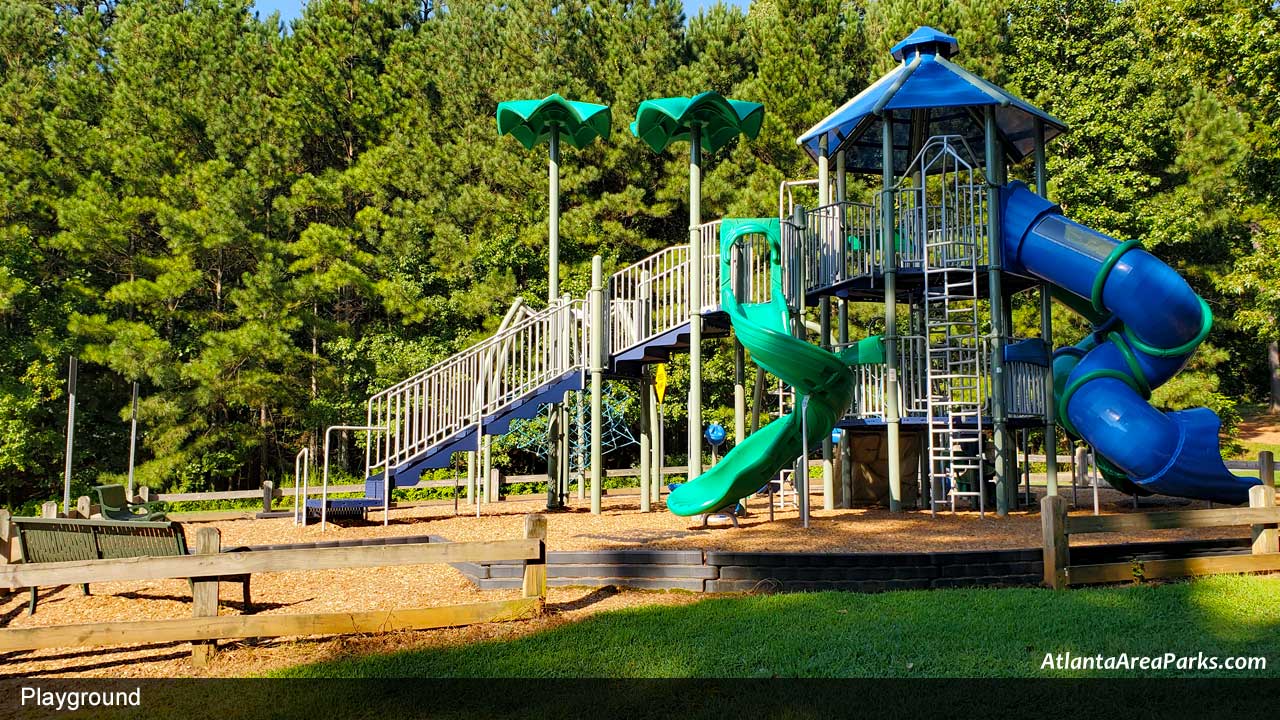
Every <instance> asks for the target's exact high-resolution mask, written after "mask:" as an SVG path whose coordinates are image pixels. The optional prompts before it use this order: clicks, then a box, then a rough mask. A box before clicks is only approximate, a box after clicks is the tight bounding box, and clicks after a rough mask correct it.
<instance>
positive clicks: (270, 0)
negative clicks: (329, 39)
mask: <svg viewBox="0 0 1280 720" xmlns="http://www.w3.org/2000/svg"><path fill="white" fill-rule="evenodd" d="M303 1H304V0H255V3H254V4H255V5H257V7H258V9H259V10H260V11H262V16H263V17H266V16H267V15H270V14H271V13H273V12H275V11H276V10H279V11H280V17H281V18H282V19H283V20H284V21H285V22H288V21H290V20H292V19H294V18H296V17H298V14H299V13H301V12H302V3H303ZM725 1H726V2H728V3H730V4H732V5H738V6H742V7H745V6H746V5H747V3H748V2H749V0H725ZM714 3H715V0H684V12H685V14H686V15H696V14H697V12H698V10H699V9H700V8H703V7H706V6H708V5H712V4H714Z"/></svg>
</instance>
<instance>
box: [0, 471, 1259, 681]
mask: <svg viewBox="0 0 1280 720" xmlns="http://www.w3.org/2000/svg"><path fill="white" fill-rule="evenodd" d="M1100 499H1101V505H1102V507H1101V509H1102V512H1104V513H1106V512H1129V511H1131V510H1130V509H1129V504H1128V503H1129V500H1128V499H1127V498H1125V497H1124V496H1121V495H1119V494H1118V493H1114V492H1111V491H1109V490H1107V491H1102V494H1101V498H1100ZM813 500H814V504H815V505H816V507H817V508H818V509H815V510H813V511H812V522H811V525H812V527H811V528H810V529H807V530H806V529H805V528H803V527H802V526H801V522H800V519H799V516H798V513H797V512H796V510H795V509H793V508H788V509H785V510H784V509H778V510H775V519H774V521H773V522H770V521H769V510H768V505H767V501H766V500H765V499H763V498H753V499H751V500H750V501H749V502H748V503H747V506H748V510H749V513H750V514H749V516H748V517H745V518H742V519H741V520H740V522H741V525H742V527H741V528H739V529H733V528H731V527H728V525H727V523H726V522H723V521H721V522H713V525H712V527H710V528H701V527H700V521H699V520H698V519H697V518H682V517H676V516H674V515H671V514H670V513H667V512H665V511H664V510H661V509H658V510H656V511H654V512H650V513H640V512H639V511H638V510H639V499H638V497H636V496H635V495H634V494H630V493H625V494H624V493H619V492H617V491H615V493H614V494H613V495H611V496H609V497H606V498H605V502H604V512H603V514H602V515H599V516H594V515H591V514H590V512H589V511H588V510H587V507H588V506H587V505H586V504H585V503H583V502H581V501H578V500H576V499H575V500H574V501H573V502H572V503H571V507H570V508H569V509H568V510H564V511H559V512H549V513H547V517H548V540H547V544H548V547H549V549H551V550H588V549H602V548H648V549H703V550H740V551H763V552H790V551H819V552H821V551H830V552H840V551H843V552H904V551H943V550H982V549H999V548H1027V547H1038V546H1039V544H1040V533H1041V530H1040V518H1039V516H1038V515H1037V514H1035V513H1032V512H1025V511H1020V512H1015V513H1011V514H1010V515H1009V517H1006V518H996V517H995V516H994V515H993V514H991V513H988V515H987V517H986V518H979V517H978V514H977V513H976V512H968V511H965V512H959V513H956V514H954V515H952V514H951V513H943V512H939V513H938V515H937V517H936V518H931V517H930V515H929V513H928V512H927V511H912V512H909V513H906V514H905V515H890V514H889V513H888V512H886V511H883V510H880V509H856V510H836V511H823V510H821V498H820V497H819V496H817V495H815V496H814V498H813ZM1079 500H1080V507H1079V508H1077V509H1076V510H1073V513H1081V514H1086V513H1089V512H1091V511H1092V496H1091V494H1090V493H1089V492H1087V491H1081V492H1080V495H1079ZM1143 504H1144V508H1157V509H1187V508H1191V507H1202V505H1200V504H1194V503H1188V502H1186V501H1176V500H1156V499H1145V500H1144V501H1143ZM542 506H543V503H542V502H541V500H540V499H539V498H522V499H516V498H513V499H510V500H507V501H504V502H501V503H495V504H492V505H483V506H482V507H481V517H479V518H477V517H475V516H474V513H475V509H474V506H470V507H468V506H466V505H465V504H464V505H462V506H461V507H460V514H459V515H457V516H455V515H454V509H453V505H452V503H448V504H432V505H425V506H417V507H412V508H406V509H401V510H394V511H392V513H391V517H390V523H389V524H388V525H387V526H385V527H384V526H383V525H382V522H381V520H382V518H381V514H380V513H371V514H370V520H369V521H368V522H343V523H341V524H339V523H330V525H329V527H328V529H327V530H323V531H322V530H321V528H320V527H319V526H318V525H314V524H312V525H308V526H307V527H299V526H296V525H294V524H293V522H292V520H290V519H272V520H231V521H222V522H215V523H202V524H201V526H206V527H207V526H213V527H217V528H218V529H219V530H220V531H221V533H222V546H223V547H224V548H228V547H236V546H240V545H272V544H284V543H306V542H318V541H328V540H348V539H356V538H369V537H390V536H405V535H426V534H431V535H441V536H444V537H446V538H448V539H450V540H452V541H455V542H470V541H484V540H499V539H513V538H518V537H520V536H521V534H522V531H523V524H524V516H525V514H527V513H530V512H538V511H540V510H542ZM1247 535H1248V530H1247V529H1241V528H1213V529H1201V530H1174V531H1160V532H1147V533H1134V534H1110V533H1109V534H1097V535H1088V536H1083V537H1081V538H1079V539H1077V540H1073V543H1078V544H1089V543H1116V542H1132V541H1139V540H1159V539H1165V540H1174V539H1189V538H1228V537H1246V536H1247ZM252 587H253V603H254V606H255V612H257V613H262V614H276V613H279V614H297V613H315V612H338V611H358V610H379V609H394V608H407V607H421V606H436V605H449V604H457V603H467V602H479V601H485V600H499V599H503V598H507V597H515V595H516V594H517V592H518V591H515V590H505V591H485V592H481V591H479V590H477V589H476V588H475V587H474V586H473V585H472V584H471V583H470V582H469V581H467V580H466V579H465V578H464V577H463V576H462V575H461V574H460V573H459V572H457V571H456V570H454V569H453V568H451V567H449V566H446V565H423V566H409V567H397V568H388V569H387V570H386V571H383V570H368V569H354V570H316V571H304V572H287V573H264V574H261V575H255V576H254V577H253V585H252ZM91 590H92V593H93V594H92V595H90V596H87V597H86V596H82V595H81V592H80V589H79V588H78V587H77V588H42V589H41V590H40V605H39V608H38V610H37V612H36V614H35V615H33V616H28V615H27V613H26V605H27V599H28V594H27V592H25V591H24V592H21V593H16V594H11V595H9V596H8V597H7V598H4V599H3V600H0V626H4V627H14V628H17V627H32V626H39V625H65V624H78V623H91V622H105V621H130V620H153V619H161V618H180V617H189V616H190V613H191V605H190V601H191V593H190V590H189V588H188V585H187V582H186V581H185V580H155V581H146V582H110V583H98V584H95V585H93V586H91ZM700 597H701V596H700V595H697V594H692V593H682V592H644V591H636V590H617V589H611V588H607V589H593V588H552V589H551V590H550V593H549V595H548V599H547V602H548V609H549V610H550V612H549V613H548V614H547V616H546V617H543V618H539V619H536V620H529V621H519V622H511V623H497V624H488V625H475V626H470V627H465V628H449V629H442V630H430V631H421V632H398V633H387V634H378V635H367V636H347V637H336V638H335V637H330V638H280V639H274V640H261V641H244V642H231V643H223V644H221V646H220V650H219V652H218V655H217V657H216V660H215V661H214V662H213V663H212V665H211V666H210V667H209V668H207V669H206V670H203V671H197V670H195V669H193V668H192V667H191V664H190V662H189V657H190V645H188V644H186V643H171V644H165V645H151V646H134V647H128V648H106V649H88V650H73V649H55V650H42V651H32V652H22V653H9V654H8V655H7V656H2V657H0V660H2V663H0V667H2V669H0V677H9V678H13V677H49V676H60V675H68V676H78V677H91V676H112V677H186V676H193V675H220V676H221V675H227V676H243V675H253V674H258V673H263V672H267V671H269V670H271V669H274V668H281V667H288V666H292V665H298V664H303V663H311V662H318V661H323V660H331V659H335V658H339V657H342V656H345V655H350V654H369V653H380V652H394V651H397V650H405V649H412V648H422V647H432V646H444V645H450V644H456V643H472V642H478V641H483V640H489V639H505V638H512V637H517V636H520V635H524V634H527V633H532V632H537V631H540V630H543V629H546V628H550V627H554V626H555V625H557V624H561V623H564V622H572V621H574V620H576V619H578V618H581V617H583V616H586V615H590V614H592V613H596V612H600V611H604V610H613V609H617V608H625V607H633V606H639V605H652V604H683V603H689V602H696V601H697V600H698V599H699V598H700ZM221 599H222V613H224V614H232V613H239V612H240V611H241V597H240V586H239V585H237V584H232V583H224V584H223V585H222V588H221Z"/></svg>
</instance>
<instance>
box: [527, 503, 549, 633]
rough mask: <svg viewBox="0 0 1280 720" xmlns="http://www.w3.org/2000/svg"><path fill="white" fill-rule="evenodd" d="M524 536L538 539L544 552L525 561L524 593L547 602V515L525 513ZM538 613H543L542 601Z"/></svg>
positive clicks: (528, 538)
mask: <svg viewBox="0 0 1280 720" xmlns="http://www.w3.org/2000/svg"><path fill="white" fill-rule="evenodd" d="M524 537H525V539H526V540H538V541H539V542H540V544H541V546H542V552H541V553H540V554H539V555H540V556H539V557H538V559H537V560H526V561H525V565H524V585H523V590H524V593H523V594H524V596H525V597H527V598H529V597H536V598H542V600H543V602H545V601H546V597H547V516H546V515H542V514H540V513H534V514H531V515H525V516H524ZM538 614H542V605H541V603H540V604H539V606H538Z"/></svg>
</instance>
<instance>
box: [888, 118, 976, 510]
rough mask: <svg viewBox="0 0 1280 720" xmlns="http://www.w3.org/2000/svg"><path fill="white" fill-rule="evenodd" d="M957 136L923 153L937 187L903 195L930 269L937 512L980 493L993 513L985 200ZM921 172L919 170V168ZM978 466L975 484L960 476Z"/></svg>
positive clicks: (932, 475)
mask: <svg viewBox="0 0 1280 720" xmlns="http://www.w3.org/2000/svg"><path fill="white" fill-rule="evenodd" d="M960 149H961V148H959V147H956V145H955V144H953V141H952V138H934V139H931V140H930V141H929V142H928V143H927V144H926V146H925V148H924V149H923V150H922V151H921V153H920V156H919V158H918V163H919V164H920V165H919V166H920V167H921V168H922V171H921V175H920V176H922V177H925V178H927V177H928V175H929V171H930V170H933V171H934V172H938V171H941V172H940V176H939V177H938V178H937V179H936V180H935V181H934V182H935V185H934V190H935V192H930V191H929V188H928V187H927V183H926V186H925V187H918V188H911V190H910V191H908V193H907V194H906V197H903V196H900V197H903V199H904V200H907V199H909V202H911V203H912V204H913V205H914V207H913V208H912V211H913V217H912V218H911V221H912V223H911V224H913V225H914V228H912V229H913V230H914V231H915V232H916V233H918V235H919V237H918V241H919V246H918V247H920V248H921V254H922V258H921V259H922V269H923V274H924V297H923V305H924V313H923V316H924V317H923V320H924V328H923V332H924V336H925V353H926V360H927V362H926V381H927V386H928V392H927V413H928V415H927V418H928V421H929V489H930V492H929V498H930V503H929V512H930V514H933V515H936V514H937V510H938V507H939V506H943V507H949V508H950V509H951V511H952V512H955V510H956V500H957V498H960V497H977V498H978V511H979V513H980V514H981V515H983V516H985V515H986V495H985V493H984V492H983V489H984V482H985V480H984V478H983V467H982V466H983V457H984V455H983V441H982V411H983V405H984V400H985V392H984V388H983V382H984V373H983V366H984V358H983V356H982V347H983V343H982V337H981V333H980V326H979V314H978V265H979V264H980V262H981V261H982V245H983V241H984V232H983V227H984V222H983V218H982V215H983V212H982V207H981V205H980V204H979V203H976V202H975V201H974V198H975V197H976V193H977V192H978V191H980V188H979V186H978V185H976V184H975V183H976V177H975V176H974V169H973V167H972V166H971V165H969V164H968V163H965V162H964V161H963V159H962V158H961V155H960V152H959V151H960ZM918 177H919V176H918ZM965 474H970V475H971V477H972V478H973V481H972V483H971V484H970V487H971V489H969V490H963V491H962V490H961V489H960V487H959V480H960V478H961V477H962V476H963V475H965Z"/></svg>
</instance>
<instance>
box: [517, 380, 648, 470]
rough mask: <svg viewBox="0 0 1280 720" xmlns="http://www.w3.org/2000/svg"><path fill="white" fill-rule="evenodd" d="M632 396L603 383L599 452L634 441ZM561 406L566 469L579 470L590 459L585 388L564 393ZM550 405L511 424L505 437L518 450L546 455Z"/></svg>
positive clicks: (587, 403)
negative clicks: (565, 415) (565, 416)
mask: <svg viewBox="0 0 1280 720" xmlns="http://www.w3.org/2000/svg"><path fill="white" fill-rule="evenodd" d="M633 400H634V398H632V397H631V395H630V394H628V393H626V392H625V391H624V390H623V389H622V388H621V387H619V386H618V385H617V384H616V383H612V382H608V383H605V385H604V388H603V392H602V393H601V403H600V405H601V408H600V421H601V425H602V427H601V430H602V432H601V442H600V447H601V451H602V452H603V453H604V454H605V455H608V454H609V453H611V452H613V451H614V450H617V449H619V448H624V447H627V446H628V445H633V444H635V443H636V438H635V435H633V434H632V433H631V426H630V425H629V424H627V410H628V409H629V408H630V407H631V402H632V401H633ZM564 404H565V409H566V410H567V411H568V415H569V425H568V427H567V428H566V432H568V433H569V472H570V473H576V472H582V471H583V469H584V468H585V467H586V465H587V463H588V462H590V459H591V394H590V393H588V392H586V391H581V392H571V393H567V394H566V395H565V402H564ZM552 407H554V406H553V405H551V404H547V405H543V406H542V408H541V409H540V410H539V412H538V414H537V415H536V416H534V417H532V418H529V419H528V420H517V421H515V422H513V423H511V432H510V433H509V434H508V438H509V439H510V441H511V443H512V444H513V445H515V446H516V447H518V448H520V449H521V450H526V451H528V452H531V453H534V454H535V455H537V456H538V457H540V458H546V457H547V449H548V447H549V446H550V444H551V443H550V429H551V409H552Z"/></svg>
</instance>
